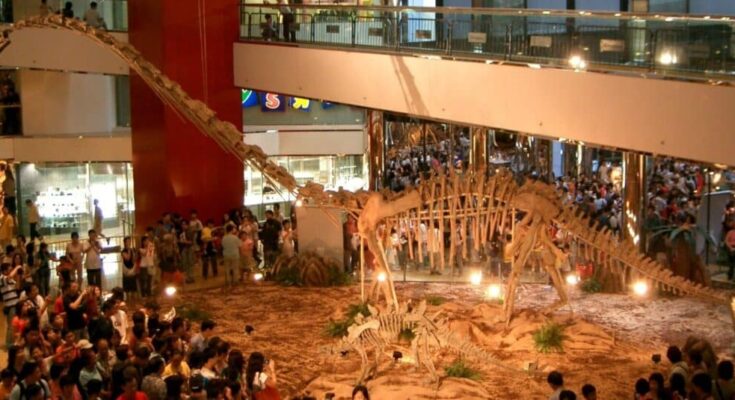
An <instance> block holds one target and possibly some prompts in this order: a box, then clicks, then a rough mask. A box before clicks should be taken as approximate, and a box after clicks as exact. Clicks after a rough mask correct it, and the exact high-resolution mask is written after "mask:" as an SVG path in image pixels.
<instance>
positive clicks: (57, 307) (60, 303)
mask: <svg viewBox="0 0 735 400" xmlns="http://www.w3.org/2000/svg"><path fill="white" fill-rule="evenodd" d="M64 311H65V310H64V296H59V297H57V298H56V300H55V301H54V313H56V314H63V313H64Z"/></svg>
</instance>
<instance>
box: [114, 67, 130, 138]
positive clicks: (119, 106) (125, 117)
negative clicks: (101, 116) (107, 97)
mask: <svg viewBox="0 0 735 400" xmlns="http://www.w3.org/2000/svg"><path fill="white" fill-rule="evenodd" d="M115 116H116V119H117V126H122V127H128V128H129V127H130V77H129V76H127V75H120V76H115Z"/></svg>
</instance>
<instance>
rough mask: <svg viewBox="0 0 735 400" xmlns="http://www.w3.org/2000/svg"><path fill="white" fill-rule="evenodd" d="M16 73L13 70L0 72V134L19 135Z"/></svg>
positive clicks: (19, 113)
mask: <svg viewBox="0 0 735 400" xmlns="http://www.w3.org/2000/svg"><path fill="white" fill-rule="evenodd" d="M17 83H18V74H17V72H16V71H15V70H2V71H1V72H0V134H2V135H20V134H21V133H22V132H23V130H22V123H21V120H22V119H21V108H20V95H19V94H18V92H17V91H16V88H18V87H19V85H18V84H17Z"/></svg>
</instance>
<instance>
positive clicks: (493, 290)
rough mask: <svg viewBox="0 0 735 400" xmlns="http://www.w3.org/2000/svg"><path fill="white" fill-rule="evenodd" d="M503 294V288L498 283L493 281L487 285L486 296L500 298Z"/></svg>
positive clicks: (493, 298)
mask: <svg viewBox="0 0 735 400" xmlns="http://www.w3.org/2000/svg"><path fill="white" fill-rule="evenodd" d="M502 295H503V289H502V288H501V287H500V285H499V284H497V283H493V284H492V285H490V286H488V287H487V290H485V296H486V297H487V298H488V299H491V300H498V299H500V297H501V296H502Z"/></svg>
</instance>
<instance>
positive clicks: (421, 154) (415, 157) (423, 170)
mask: <svg viewBox="0 0 735 400" xmlns="http://www.w3.org/2000/svg"><path fill="white" fill-rule="evenodd" d="M469 153H470V139H469V135H467V133H466V132H462V131H460V132H459V133H458V134H457V135H452V136H450V137H448V138H445V139H443V140H439V141H437V143H435V144H422V145H421V146H418V147H401V148H399V149H397V150H395V151H391V152H389V155H388V159H387V160H386V171H385V179H386V183H387V187H389V188H390V189H391V190H392V191H394V192H399V191H402V190H403V189H405V188H407V187H409V186H416V185H417V184H418V182H419V180H420V179H421V178H423V177H426V176H427V175H429V174H430V173H436V174H441V173H443V172H446V171H448V170H449V169H450V167H453V168H454V169H455V170H457V171H461V170H463V169H464V167H465V166H466V165H467V161H468V160H469Z"/></svg>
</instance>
